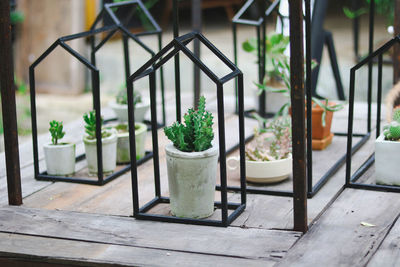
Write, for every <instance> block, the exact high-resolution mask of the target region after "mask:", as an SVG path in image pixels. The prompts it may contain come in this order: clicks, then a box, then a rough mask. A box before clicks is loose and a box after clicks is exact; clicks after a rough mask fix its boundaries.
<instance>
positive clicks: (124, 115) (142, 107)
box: [109, 100, 150, 122]
mask: <svg viewBox="0 0 400 267" xmlns="http://www.w3.org/2000/svg"><path fill="white" fill-rule="evenodd" d="M109 105H110V107H111V109H112V110H113V111H114V113H115V115H116V116H117V118H118V120H119V121H121V122H126V121H128V105H127V104H118V103H117V102H115V101H112V102H110V104H109ZM149 108H150V104H149V103H148V101H145V100H143V102H140V103H137V104H136V105H135V122H143V121H144V116H145V115H146V112H147V111H148V110H149Z"/></svg>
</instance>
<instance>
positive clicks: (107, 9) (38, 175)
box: [29, 0, 165, 185]
mask: <svg viewBox="0 0 400 267" xmlns="http://www.w3.org/2000/svg"><path fill="white" fill-rule="evenodd" d="M130 5H137V6H139V7H140V8H141V9H142V10H143V11H144V13H145V14H146V16H149V17H148V19H149V20H150V21H152V24H154V27H155V28H156V31H155V32H148V33H141V34H132V33H131V32H130V31H129V30H127V29H126V27H125V26H124V25H123V24H122V23H121V22H120V21H119V20H118V19H117V17H116V16H115V15H114V13H113V10H112V8H114V7H129V6H130ZM106 14H108V15H109V16H110V17H111V18H112V19H113V22H114V23H113V24H112V25H108V26H103V27H99V28H95V27H96V25H97V24H98V23H99V21H101V19H102V18H103V17H104V16H105V15H106ZM116 32H120V33H121V34H122V36H123V48H124V66H125V73H126V78H127V77H128V76H129V74H130V65H129V50H128V40H129V39H131V40H133V41H134V42H136V43H137V44H138V45H139V46H141V47H142V48H143V49H144V50H145V51H147V52H148V53H149V54H150V55H151V56H154V55H155V52H154V51H152V50H151V49H150V48H149V47H148V46H146V45H145V44H144V43H143V42H142V41H141V40H140V39H139V38H138V36H139V35H146V34H154V33H156V34H158V35H159V37H160V38H161V29H160V27H159V26H158V25H157V23H156V22H155V21H154V19H153V18H152V17H151V15H150V13H149V12H148V11H147V10H146V8H145V7H144V5H143V3H142V2H141V1H140V0H133V1H129V2H126V3H117V4H107V5H105V6H104V8H103V9H102V11H101V12H100V14H99V15H98V16H97V18H96V20H95V22H94V23H93V25H92V27H91V29H90V30H89V31H86V32H81V33H77V34H73V35H68V36H64V37H61V38H58V39H57V40H56V41H55V42H54V43H53V44H52V45H51V46H50V47H49V48H48V49H47V50H46V51H45V52H44V53H43V54H42V55H41V56H40V57H39V58H38V59H37V60H36V61H35V62H33V63H32V65H31V66H30V67H29V84H30V100H31V120H32V141H33V162H34V175H35V179H37V180H43V181H62V182H74V183H82V184H91V185H104V184H106V183H108V182H110V181H112V180H113V179H115V178H117V177H118V176H120V175H122V174H124V173H126V172H127V171H129V170H130V169H131V165H130V164H128V165H127V166H125V167H123V168H122V169H120V170H118V171H116V172H114V173H112V174H110V175H108V176H106V177H104V175H103V162H102V142H101V127H97V128H96V139H97V140H99V142H97V143H96V146H97V166H98V172H97V180H94V179H91V178H79V177H63V176H53V175H48V174H47V172H46V171H45V172H40V171H39V149H38V136H37V116H36V115H37V114H36V113H37V112H36V92H35V87H36V85H35V68H36V67H37V66H38V65H39V64H40V63H41V62H42V61H43V60H44V59H45V58H46V57H47V56H48V55H50V54H51V53H52V52H53V51H54V50H55V49H56V48H57V47H58V46H60V47H62V48H63V49H64V50H66V51H67V52H68V53H70V54H71V55H72V56H73V57H75V58H76V59H77V60H79V61H80V62H81V63H82V64H83V65H84V66H85V67H87V68H88V69H89V70H90V71H91V78H92V79H91V86H92V93H93V109H94V110H95V111H96V125H97V126H98V125H101V107H100V71H99V69H98V68H97V67H96V52H98V51H99V50H100V48H101V47H103V46H104V44H105V43H106V42H107V41H108V40H110V38H111V37H112V36H113V35H114V34H115V33H116ZM103 33H106V34H107V35H106V37H104V38H103V39H102V40H101V41H100V42H99V43H98V44H97V45H96V42H95V35H96V34H103ZM79 38H90V42H91V48H92V49H91V53H90V61H89V60H88V59H87V58H85V57H84V56H82V55H81V54H80V53H79V52H77V51H76V50H74V49H73V48H72V47H71V46H69V45H68V44H67V42H68V41H71V40H75V39H79ZM160 38H159V41H160V42H159V44H160V45H161V39H160ZM161 80H163V76H162V73H161ZM163 88H164V87H163V81H162V83H161V91H162V101H163V103H164V93H163V92H164V89H163ZM132 90H133V88H132ZM163 118H164V122H163V124H164V123H165V109H164V104H163ZM159 125H160V124H156V127H157V126H159ZM151 156H152V153H151V152H146V155H145V156H144V157H143V158H142V159H140V160H138V162H137V164H141V163H143V162H145V161H147V160H149V159H150V158H151ZM84 158H85V155H84V154H82V155H78V156H77V157H76V161H81V160H83V159H84ZM135 159H136V157H135Z"/></svg>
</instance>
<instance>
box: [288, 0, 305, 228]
mask: <svg viewBox="0 0 400 267" xmlns="http://www.w3.org/2000/svg"><path fill="white" fill-rule="evenodd" d="M289 20H290V55H291V57H290V69H291V75H290V85H291V104H292V133H293V136H292V147H293V209H294V230H295V231H301V232H303V233H305V232H307V229H308V222H307V180H306V146H305V144H306V142H305V132H306V129H305V103H304V51H303V1H302V0H291V1H289Z"/></svg>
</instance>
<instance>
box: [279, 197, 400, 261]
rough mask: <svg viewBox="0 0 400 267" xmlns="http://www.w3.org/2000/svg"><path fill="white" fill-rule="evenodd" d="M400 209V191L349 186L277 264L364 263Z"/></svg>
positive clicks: (383, 236) (376, 247) (375, 248)
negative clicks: (366, 224) (352, 187)
mask: <svg viewBox="0 0 400 267" xmlns="http://www.w3.org/2000/svg"><path fill="white" fill-rule="evenodd" d="M399 209H400V198H399V197H398V195H397V194H394V193H383V192H374V191H364V190H354V189H346V190H345V191H344V192H343V193H342V194H341V195H340V196H339V198H338V199H337V200H336V201H335V202H334V203H333V204H332V206H331V207H329V208H328V209H327V210H326V212H325V213H324V214H323V215H322V216H321V218H320V219H319V220H318V221H317V222H316V223H315V224H314V225H313V226H312V227H311V228H310V231H309V232H308V233H306V234H305V235H304V236H303V237H302V238H301V239H300V240H299V241H298V242H297V243H296V244H295V246H294V247H293V248H292V249H291V250H290V251H289V253H288V254H287V256H286V257H285V258H284V259H283V260H282V261H281V262H279V264H277V266H364V265H365V264H366V263H367V262H368V260H369V259H370V258H371V257H372V256H373V254H374V252H375V251H376V250H377V249H378V247H379V245H380V243H381V242H382V240H383V239H384V238H385V236H386V234H387V232H388V231H389V230H390V227H391V225H392V224H393V222H394V221H395V220H396V219H397V217H398V214H399V212H398V210H399ZM362 222H366V223H369V224H373V225H375V226H373V227H368V226H363V225H362V224H361V223H362ZM381 266H390V265H381Z"/></svg>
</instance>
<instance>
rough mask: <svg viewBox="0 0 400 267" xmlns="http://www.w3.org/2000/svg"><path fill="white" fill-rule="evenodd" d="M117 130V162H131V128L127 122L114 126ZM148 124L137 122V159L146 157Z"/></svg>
mask: <svg viewBox="0 0 400 267" xmlns="http://www.w3.org/2000/svg"><path fill="white" fill-rule="evenodd" d="M113 128H114V129H115V130H116V131H117V136H118V141H117V163H118V164H124V163H130V162H131V155H130V150H129V128H128V124H127V123H120V124H118V125H115V126H113ZM146 133H147V126H146V124H144V123H141V122H135V144H136V160H139V159H141V158H143V157H144V155H145V153H146V151H145V142H146Z"/></svg>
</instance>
